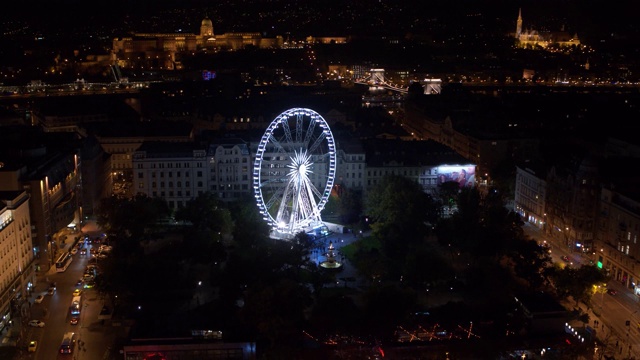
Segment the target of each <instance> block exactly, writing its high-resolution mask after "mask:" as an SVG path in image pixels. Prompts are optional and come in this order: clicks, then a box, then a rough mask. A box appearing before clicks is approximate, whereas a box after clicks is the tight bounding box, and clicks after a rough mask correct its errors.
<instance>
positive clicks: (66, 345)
mask: <svg viewBox="0 0 640 360" xmlns="http://www.w3.org/2000/svg"><path fill="white" fill-rule="evenodd" d="M75 346H76V333H74V332H68V333H65V334H64V336H63V337H62V343H61V344H60V354H73V349H74V348H75Z"/></svg>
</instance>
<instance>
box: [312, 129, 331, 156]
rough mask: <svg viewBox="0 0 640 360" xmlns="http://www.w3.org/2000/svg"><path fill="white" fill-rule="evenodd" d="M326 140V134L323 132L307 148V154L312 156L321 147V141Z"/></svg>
mask: <svg viewBox="0 0 640 360" xmlns="http://www.w3.org/2000/svg"><path fill="white" fill-rule="evenodd" d="M326 138H327V134H326V133H325V132H324V131H323V132H322V134H320V136H318V138H317V139H316V140H315V141H314V142H313V144H311V146H309V152H310V153H312V154H314V153H315V152H316V150H317V149H318V148H319V147H320V145H322V143H323V141H324V140H325V139H326Z"/></svg>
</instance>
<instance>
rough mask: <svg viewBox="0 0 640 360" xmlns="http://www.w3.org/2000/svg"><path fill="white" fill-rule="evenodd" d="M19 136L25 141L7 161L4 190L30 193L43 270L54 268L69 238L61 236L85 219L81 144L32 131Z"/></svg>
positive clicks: (0, 172) (0, 170) (0, 176)
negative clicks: (83, 214) (58, 255)
mask: <svg viewBox="0 0 640 360" xmlns="http://www.w3.org/2000/svg"><path fill="white" fill-rule="evenodd" d="M21 131H22V132H21ZM16 132H17V133H20V134H21V136H22V137H21V138H22V139H23V140H22V142H21V144H20V145H18V144H15V145H13V148H11V146H10V149H9V151H11V149H20V152H19V153H14V154H13V156H12V154H11V152H9V153H6V155H4V156H7V157H6V159H7V161H6V162H4V159H3V160H2V161H3V166H1V167H0V191H22V190H26V191H27V193H28V194H29V199H30V200H29V208H30V214H31V215H30V217H31V220H30V223H31V238H32V240H33V246H34V248H35V251H36V255H37V256H38V258H39V266H43V267H45V268H47V269H48V266H51V265H52V264H53V262H54V261H55V257H56V255H57V254H56V253H57V251H58V249H59V247H60V245H61V243H62V242H64V241H65V240H66V238H65V237H64V236H63V235H62V234H61V232H62V231H63V230H66V229H67V228H69V227H77V226H78V225H80V224H81V221H82V208H81V204H82V175H81V172H82V162H81V157H80V151H81V150H80V142H79V139H78V138H77V136H76V135H75V134H72V133H42V132H40V131H39V130H34V129H31V128H28V129H22V130H16ZM24 139H27V140H24ZM7 141H9V139H7ZM5 144H7V143H5ZM7 146H8V144H7ZM0 157H3V154H2V153H0Z"/></svg>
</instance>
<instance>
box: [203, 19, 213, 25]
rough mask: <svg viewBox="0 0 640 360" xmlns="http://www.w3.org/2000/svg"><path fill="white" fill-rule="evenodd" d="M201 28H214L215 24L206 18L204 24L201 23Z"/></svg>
mask: <svg viewBox="0 0 640 360" xmlns="http://www.w3.org/2000/svg"><path fill="white" fill-rule="evenodd" d="M200 26H213V22H212V21H211V19H209V18H204V19H202V23H200Z"/></svg>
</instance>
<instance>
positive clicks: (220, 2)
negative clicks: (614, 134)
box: [0, 0, 640, 37]
mask: <svg viewBox="0 0 640 360" xmlns="http://www.w3.org/2000/svg"><path fill="white" fill-rule="evenodd" d="M635 2H636V1H634V0H616V1H605V0H589V1H583V0H522V1H509V0H461V1H415V0H352V1H339V0H324V1H317V0H306V1H301V0H299V1H290V0H269V1H268V0H216V1H210V0H153V1H151V0H114V1H108V2H94V1H86V0H56V1H47V0H27V1H20V2H16V3H15V4H11V9H4V10H3V11H2V12H0V20H2V21H3V22H5V21H6V20H7V19H12V20H21V21H26V22H28V23H30V24H31V26H42V27H43V28H48V27H52V26H55V27H58V28H68V29H73V28H77V27H84V26H86V25H96V26H107V27H109V26H111V27H120V26H122V25H123V24H124V23H127V22H128V23H136V22H140V21H143V19H148V18H150V17H154V16H160V15H161V14H163V13H167V12H171V11H172V10H171V9H183V10H185V12H184V13H183V14H184V17H185V22H187V18H190V17H192V16H195V15H192V14H198V12H200V13H202V14H209V15H210V16H211V17H212V18H213V20H214V26H222V27H223V28H229V30H232V29H231V28H232V27H233V26H237V23H246V24H249V26H252V27H262V28H255V29H247V30H251V31H267V30H269V29H268V28H270V27H279V28H281V29H282V30H283V31H286V30H290V29H292V28H293V29H295V28H296V27H305V28H308V29H309V30H310V31H321V30H322V29H326V28H331V27H332V26H333V27H337V29H336V30H335V31H339V30H340V28H341V27H345V26H349V23H352V24H353V23H355V27H356V28H358V27H366V26H374V24H375V23H376V22H377V19H379V18H383V17H386V18H387V19H386V20H387V21H386V22H382V23H384V24H385V25H381V26H376V27H382V28H385V27H389V28H393V27H398V28H400V27H404V28H407V27H408V26H409V24H411V23H417V24H421V23H426V22H428V19H431V18H440V19H445V18H446V19H447V20H448V21H449V22H450V23H451V22H456V21H460V22H463V21H465V18H468V17H469V16H470V15H471V14H476V13H481V14H482V16H483V17H484V18H486V19H503V21H504V22H505V23H507V22H514V21H515V17H516V16H517V10H518V8H520V7H521V8H523V17H524V20H525V26H526V24H527V23H528V22H529V23H532V22H535V23H536V25H537V26H538V27H543V26H545V24H544V23H545V22H546V21H552V22H562V23H563V24H566V26H567V27H568V28H572V29H576V30H578V31H579V33H582V34H585V36H593V37H602V36H605V34H608V35H609V36H611V34H612V33H616V34H617V35H616V34H613V36H630V35H626V34H633V35H637V34H638V32H639V28H640V25H638V22H637V21H636V19H635V13H636V11H635V5H637V4H635ZM5 6H6V5H5ZM178 18H179V16H178ZM258 19H260V20H258ZM327 19H329V21H327ZM227 22H228V23H227ZM231 22H234V23H236V24H235V25H234V24H232V23H231ZM554 25H555V24H550V25H549V27H552V26H554ZM159 30H160V29H159ZM167 30H170V29H167ZM418 30H419V29H418ZM191 31H194V30H191ZM620 34H624V35H620Z"/></svg>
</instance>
